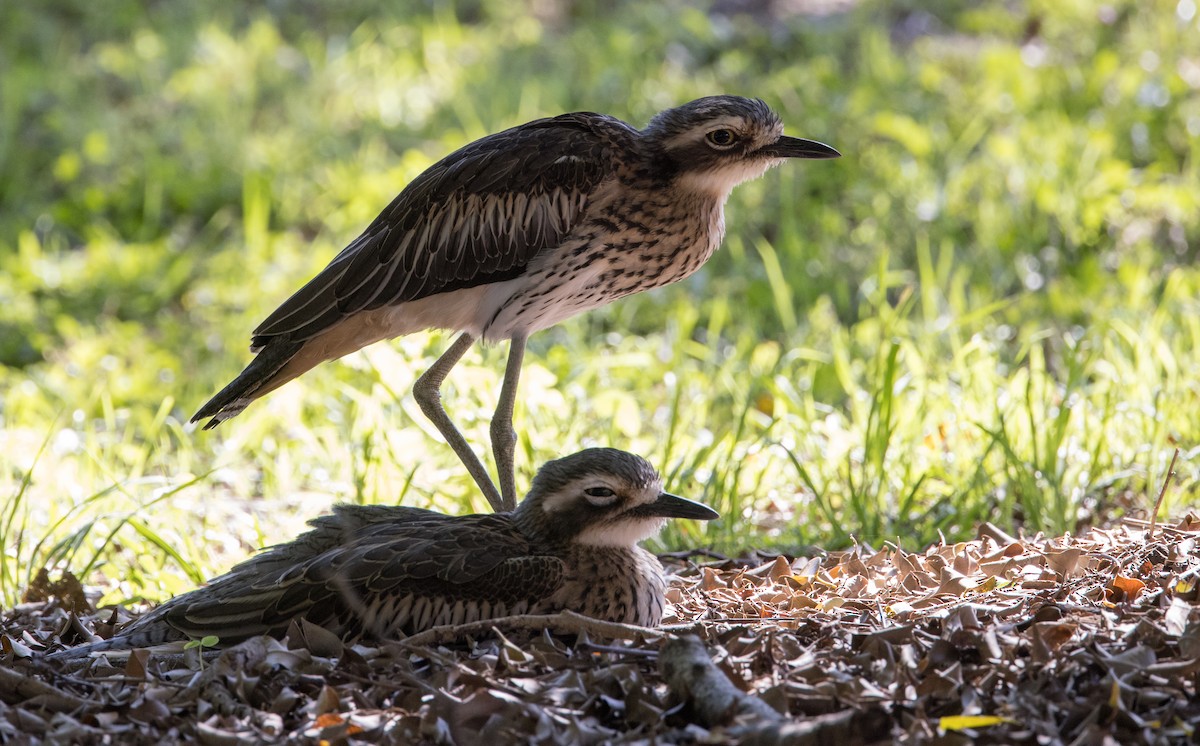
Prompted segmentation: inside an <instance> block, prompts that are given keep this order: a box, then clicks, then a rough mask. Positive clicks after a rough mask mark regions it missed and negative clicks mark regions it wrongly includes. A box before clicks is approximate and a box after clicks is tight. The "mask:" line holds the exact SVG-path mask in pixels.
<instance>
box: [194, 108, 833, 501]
mask: <svg viewBox="0 0 1200 746" xmlns="http://www.w3.org/2000/svg"><path fill="white" fill-rule="evenodd" d="M726 138H728V141H726ZM837 155H838V153H837V151H835V150H834V149H832V148H830V147H828V146H826V145H822V144H820V143H816V142H812V141H809V140H800V139H796V138H790V137H785V136H784V135H783V125H782V122H781V121H780V119H779V117H778V116H777V115H776V114H775V113H774V112H772V111H771V110H770V109H769V108H768V107H767V105H766V104H764V103H763V102H762V101H758V100H750V99H745V98H740V97H737V96H712V97H708V98H702V99H698V100H696V101H692V102H691V103H688V104H685V105H683V106H680V107H678V108H675V109H668V110H667V111H664V112H662V113H660V114H659V115H658V116H656V117H655V118H654V119H653V120H652V121H651V122H650V124H649V125H648V126H647V127H646V128H645V129H644V130H641V131H639V130H637V129H634V128H633V127H631V126H629V125H628V124H625V123H624V122H622V121H620V120H618V119H614V118H613V117H609V116H605V115H602V114H594V113H590V112H584V113H575V114H564V115H561V116H558V117H554V118H551V119H539V120H537V121H534V122H530V123H528V124H524V125H521V126H519V127H514V128H512V129H509V130H506V131H504V132H500V133H498V134H495V135H490V136H488V137H484V138H482V139H480V140H477V141H476V142H473V143H471V144H469V145H467V146H466V147H464V148H462V149H460V150H458V151H456V152H454V153H451V154H450V155H448V156H446V157H445V158H444V159H442V160H441V161H439V162H438V163H436V164H434V165H433V166H431V167H430V168H429V169H428V170H427V171H425V172H424V173H422V174H421V175H420V176H418V177H417V178H416V179H415V180H414V181H413V182H412V183H411V184H410V185H409V186H408V187H407V188H406V189H404V191H402V192H401V193H400V195H399V196H398V197H396V199H395V200H393V201H392V203H391V204H390V205H389V206H388V207H387V209H385V210H384V211H383V212H382V213H381V214H380V215H379V217H377V218H376V219H375V221H374V222H372V223H371V225H370V226H368V227H367V229H366V231H364V232H363V233H362V235H360V236H359V237H358V238H356V239H355V240H354V241H353V242H352V243H351V244H350V245H349V246H347V247H346V248H345V249H343V250H342V252H341V253H340V254H338V255H337V256H336V257H335V258H334V259H333V261H332V262H330V264H329V266H327V267H326V268H325V269H324V270H322V271H321V272H320V273H319V274H318V275H317V276H316V277H315V278H313V279H312V280H311V281H310V282H309V283H308V284H307V285H305V286H304V287H303V288H301V289H300V290H299V291H298V292H297V293H296V294H295V295H293V296H292V297H291V298H289V299H288V300H286V301H285V302H284V303H283V305H281V306H280V307H279V308H278V309H276V310H275V312H274V313H272V314H271V315H270V316H268V317H267V319H266V320H265V321H264V322H263V323H262V324H260V325H259V327H258V328H257V329H255V330H254V334H253V337H252V340H251V349H252V351H254V352H255V353H257V357H255V358H254V360H253V361H252V362H251V363H250V364H249V365H248V366H247V367H246V369H245V370H244V371H242V373H241V374H240V375H239V376H238V377H237V378H235V379H234V380H233V382H231V383H230V384H229V385H228V386H226V387H225V388H224V389H223V390H222V391H220V392H219V393H218V394H217V395H216V396H214V397H213V398H212V400H210V401H209V402H208V403H206V404H205V405H204V406H203V407H201V408H200V410H199V411H198V412H197V413H196V415H195V417H193V421H198V420H201V419H204V418H207V417H211V418H212V419H211V420H210V421H209V422H208V424H207V425H206V428H211V427H215V426H216V425H218V424H220V423H221V422H222V421H224V420H226V419H229V418H230V417H233V416H235V415H237V414H238V413H240V412H241V411H242V410H243V409H245V407H246V406H247V405H248V404H249V403H250V402H251V401H253V400H254V399H257V398H258V397H260V396H262V395H264V394H266V393H267V392H269V391H271V390H273V389H275V388H277V387H278V386H280V385H282V384H284V383H286V382H287V381H289V380H291V379H292V378H295V377H296V376H298V375H300V374H301V373H303V372H305V371H307V370H308V369H310V368H312V367H313V366H315V365H317V364H318V363H320V362H322V361H325V360H331V359H334V358H338V357H341V356H343V355H346V354H348V353H350V352H353V351H355V350H358V349H360V348H362V347H364V346H366V345H369V344H371V343H373V342H376V341H379V340H381V339H386V338H391V337H396V336H400V335H403V334H409V333H411V332H414V331H418V330H422V329H430V328H437V329H454V330H458V331H461V332H462V336H460V337H459V340H458V341H457V342H456V343H455V344H454V345H453V346H452V347H451V348H450V350H449V351H447V353H446V354H445V355H443V357H442V358H441V359H440V360H439V361H438V362H437V364H435V366H434V368H432V369H431V370H430V371H429V372H428V373H426V375H425V376H423V377H422V379H421V380H419V381H418V383H417V386H416V387H414V393H415V394H416V396H417V400H418V402H419V403H420V404H421V407H422V410H423V411H424V412H425V413H426V414H427V415H428V416H429V417H430V419H431V420H432V421H433V422H434V424H435V425H436V426H437V427H438V429H439V431H440V432H441V433H442V435H443V436H444V437H445V438H446V439H447V441H448V442H449V443H450V444H451V446H452V447H454V449H455V451H456V452H457V453H458V455H459V457H460V458H461V459H462V461H463V463H464V464H465V465H466V466H467V469H468V471H470V472H471V474H472V476H473V477H474V478H475V481H476V482H477V483H478V484H479V487H480V489H481V490H482V491H483V492H484V494H485V495H487V497H488V499H489V501H491V502H492V505H493V507H496V508H497V509H501V507H502V508H503V509H506V510H511V509H512V508H513V507H514V506H515V487H514V484H513V477H512V471H513V470H512V446H513V441H514V436H513V433H512V426H511V413H512V407H513V401H514V399H515V396H516V385H517V380H518V378H519V369H520V361H521V356H522V354H523V351H524V345H525V340H526V338H527V337H528V336H529V335H530V334H532V333H533V332H536V331H538V330H541V329H544V328H546V327H548V326H552V325H553V324H556V323H558V322H559V321H562V320H564V319H566V318H569V317H571V316H574V315H576V314H578V313H581V312H583V311H586V310H588V309H591V308H595V307H597V306H600V305H603V304H606V303H609V302H611V301H613V300H616V299H617V298H620V297H623V296H625V295H629V294H631V293H636V292H639V291H642V290H648V289H651V288H655V287H659V286H662V285H666V284H668V283H672V282H675V281H677V280H681V279H683V278H684V277H687V276H688V275H690V274H691V273H693V272H695V271H696V270H697V269H698V268H699V267H700V266H701V265H702V264H703V263H704V262H705V261H707V260H708V258H709V257H710V256H711V255H712V253H713V252H714V251H715V250H716V249H717V247H718V246H719V245H720V242H721V239H722V236H723V234H724V230H725V222H724V205H725V200H726V197H728V195H729V192H730V191H731V190H732V189H733V188H734V187H735V186H736V185H737V184H739V183H741V182H743V181H745V180H747V179H753V178H756V177H758V176H761V175H762V174H763V173H764V172H765V171H766V170H767V169H768V168H770V167H771V166H773V165H776V164H778V163H780V162H782V161H783V160H784V159H786V158H789V157H800V158H830V157H836V156H837ZM475 339H483V340H486V341H497V340H503V339H510V340H512V346H511V348H510V357H509V367H508V371H507V372H506V375H505V381H504V388H503V391H502V392H501V397H500V405H499V406H498V407H497V417H496V418H494V420H493V426H492V441H493V449H494V450H495V452H496V453H495V455H496V459H497V470H498V472H499V476H500V486H501V489H500V491H499V493H497V491H496V488H495V486H494V485H493V484H492V482H491V478H490V477H489V476H488V474H487V470H486V468H484V466H483V465H482V463H481V462H480V461H479V459H478V457H477V456H476V455H475V454H474V452H473V451H471V449H470V448H469V447H468V446H467V444H466V442H465V440H464V439H463V438H462V436H461V435H460V434H459V433H458V431H457V429H456V428H455V427H454V425H453V423H452V422H451V421H450V419H449V417H448V416H447V415H446V414H445V410H444V409H443V408H442V406H441V403H440V397H439V393H438V389H439V387H440V385H441V382H442V380H443V379H444V378H445V376H446V374H447V373H449V371H450V369H451V368H453V366H454V364H455V363H456V362H457V361H458V359H459V358H460V357H461V356H462V354H463V353H464V352H465V351H466V349H467V348H468V347H469V346H470V344H471V343H472V341H473V340H475Z"/></svg>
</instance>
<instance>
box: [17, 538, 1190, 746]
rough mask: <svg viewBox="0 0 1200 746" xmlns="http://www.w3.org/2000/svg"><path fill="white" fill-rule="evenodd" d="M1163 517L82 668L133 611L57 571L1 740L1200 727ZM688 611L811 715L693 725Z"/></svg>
mask: <svg viewBox="0 0 1200 746" xmlns="http://www.w3.org/2000/svg"><path fill="white" fill-rule="evenodd" d="M1148 529H1149V527H1148V526H1147V525H1146V524H1143V523H1140V522H1136V521H1127V522H1126V523H1124V524H1122V525H1120V526H1118V527H1116V528H1113V529H1110V530H1099V529H1095V530H1090V531H1088V532H1087V533H1085V534H1084V535H1082V536H1077V537H1076V536H1063V537H1045V536H1036V537H1033V538H1022V539H1016V538H1013V537H1009V536H1007V535H1005V534H1004V533H1003V532H1001V531H999V530H998V529H996V528H995V527H992V526H989V525H985V526H984V527H983V528H982V529H981V531H980V537H979V538H978V539H977V540H975V541H970V542H963V543H958V544H941V545H937V546H933V547H931V548H929V549H927V550H925V551H921V552H912V551H908V550H905V549H903V548H900V547H897V546H895V545H890V544H889V545H885V546H883V547H882V548H880V549H877V550H876V549H872V548H869V547H866V546H857V547H854V548H852V549H850V550H848V551H842V552H831V553H829V554H828V555H824V556H818V557H800V558H794V559H793V558H789V557H784V556H779V557H774V556H768V557H762V556H755V557H750V558H744V559H741V560H723V561H719V562H706V561H702V557H703V556H702V555H694V556H692V557H690V558H686V559H679V558H674V559H668V565H669V566H670V567H671V568H672V570H673V571H674V573H675V577H674V579H673V582H672V585H671V587H670V589H669V591H668V600H669V601H670V607H671V611H670V613H669V614H668V618H666V619H664V630H665V633H666V634H663V633H661V632H660V633H649V632H648V633H646V634H642V635H634V636H633V637H632V639H618V640H608V639H599V638H596V637H594V636H593V637H589V636H588V635H586V634H584V635H578V636H577V635H567V636H554V635H552V634H550V633H549V632H543V633H541V634H537V633H528V632H524V631H519V630H507V631H506V630H504V629H500V630H497V631H496V634H492V635H486V636H480V637H477V638H466V639H463V640H462V641H461V642H458V643H454V644H447V645H439V646H429V647H415V646H412V645H406V644H404V643H403V642H391V643H383V644H378V645H355V646H353V647H345V646H343V645H342V644H341V643H340V641H338V640H337V639H334V638H332V636H330V635H328V633H325V634H322V631H321V630H319V629H314V628H311V627H308V628H295V629H294V630H293V634H291V635H289V638H288V640H287V641H284V642H280V641H276V640H272V639H269V638H259V639H254V640H251V641H249V642H247V643H245V644H243V645H240V646H238V647H236V648H232V649H229V650H225V651H220V652H214V651H209V652H207V653H206V652H204V651H203V650H202V649H193V650H190V651H187V653H186V654H185V655H183V656H173V657H170V656H168V657H162V656H149V655H146V654H144V651H143V652H142V653H138V654H134V655H132V656H130V657H129V658H128V659H117V658H115V657H102V658H97V659H94V660H92V661H90V662H88V663H87V665H86V666H85V667H83V668H79V667H68V666H64V665H60V664H56V663H52V662H48V661H46V660H45V659H44V658H43V657H42V656H41V653H42V652H43V651H46V650H50V649H54V648H57V646H58V645H59V644H60V643H63V644H77V643H79V642H83V641H85V640H87V639H90V636H91V635H93V634H96V635H100V636H108V635H110V634H111V633H112V631H113V629H114V627H116V626H119V625H121V624H123V623H125V622H127V621H128V620H129V619H130V618H131V615H130V614H129V613H128V612H126V611H125V610H122V609H113V608H106V609H100V610H91V609H90V608H89V607H88V605H87V599H86V598H85V597H84V593H83V589H82V588H80V587H79V584H78V582H77V581H74V580H73V579H72V578H70V577H64V578H61V579H59V580H57V581H55V582H51V581H50V579H49V577H48V576H45V575H43V576H41V577H40V578H39V580H38V582H36V583H35V584H34V587H32V588H31V589H30V590H29V596H28V602H27V603H23V604H21V605H20V606H18V607H17V608H15V609H11V610H9V611H7V612H6V613H4V615H3V619H2V627H0V742H6V743H35V744H36V743H60V742H61V743H67V742H70V743H122V744H125V743H199V744H240V743H271V742H281V741H287V742H296V743H314V744H354V743H394V744H408V743H458V744H474V743H487V744H489V746H496V745H498V744H507V743H522V744H524V743H532V744H561V743H581V744H588V743H630V744H634V743H647V744H649V743H655V744H671V743H732V742H755V743H828V742H831V741H836V742H837V743H839V744H846V743H852V742H866V743H870V742H877V743H891V742H896V743H911V744H927V743H939V744H941V743H950V744H953V743H969V742H971V743H974V742H978V743H1030V744H1034V743H1036V744H1059V743H1061V744H1103V743H1113V744H1126V743H1183V742H1194V740H1195V739H1197V738H1198V737H1200V734H1198V733H1197V728H1200V697H1198V696H1197V685H1198V684H1200V548H1198V547H1197V540H1198V539H1200V517H1197V516H1195V515H1188V516H1187V517H1185V518H1184V519H1183V520H1181V521H1179V522H1177V523H1174V524H1171V525H1167V526H1159V527H1157V528H1156V530H1155V532H1154V534H1153V535H1150V534H1149V531H1148ZM685 632H691V633H694V634H697V635H699V637H700V638H701V639H702V641H703V642H704V646H705V649H706V650H707V652H708V654H709V655H710V656H711V657H712V659H713V660H714V661H715V663H716V665H717V667H718V668H719V669H720V670H721V671H723V672H724V673H725V674H726V675H727V676H728V677H729V679H730V680H732V682H733V683H734V684H735V685H736V686H737V687H739V688H740V689H741V690H743V691H744V692H746V693H747V694H750V695H753V696H754V697H757V698H758V699H760V700H762V702H764V703H766V704H767V705H769V706H770V707H772V708H774V709H775V710H777V711H779V712H781V713H784V714H785V716H786V717H784V718H782V722H784V723H791V724H796V725H798V726H805V727H806V728H807V729H806V730H803V731H788V732H784V731H780V730H779V729H778V728H774V727H772V728H767V727H765V726H756V725H755V724H753V723H745V722H728V723H724V724H717V725H710V726H702V725H700V724H699V723H700V722H704V720H703V719H702V718H698V717H696V713H695V712H694V711H693V710H692V708H691V707H690V706H689V704H688V703H687V702H683V703H681V702H678V701H677V698H676V697H675V695H674V694H673V693H672V691H671V690H670V689H669V687H668V686H667V685H666V683H665V682H664V680H663V677H662V676H661V674H660V673H659V668H658V665H657V661H656V658H657V654H658V651H659V649H660V646H661V645H662V644H663V642H664V640H666V639H668V637H669V636H670V635H674V634H683V633H685ZM835 718H836V720H834V719H835ZM827 721H828V722H829V727H828V728H826V727H825V723H826V722H827ZM847 723H850V725H851V730H850V731H846V730H845V728H846V727H847ZM806 724H807V725H806ZM756 727H758V728H759V729H758V730H755V728H756ZM748 729H749V730H748ZM847 733H849V734H850V735H847Z"/></svg>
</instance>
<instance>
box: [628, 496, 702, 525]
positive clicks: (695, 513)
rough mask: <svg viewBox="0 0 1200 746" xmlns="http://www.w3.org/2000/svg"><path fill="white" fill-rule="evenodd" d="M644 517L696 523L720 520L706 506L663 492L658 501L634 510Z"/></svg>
mask: <svg viewBox="0 0 1200 746" xmlns="http://www.w3.org/2000/svg"><path fill="white" fill-rule="evenodd" d="M636 510H637V512H639V513H641V514H642V515H645V516H654V517H658V518H691V519H693V520H697V521H711V520H712V519H714V518H720V517H721V514H720V513H718V512H717V511H715V510H713V509H712V508H710V507H708V506H707V505H703V504H701V503H698V502H693V501H692V500H689V499H687V498H686V497H680V496H679V495H672V494H671V493H670V492H663V493H662V494H660V495H659V496H658V499H657V500H655V501H654V502H652V503H649V504H647V505H643V506H642V507H640V508H637V509H636Z"/></svg>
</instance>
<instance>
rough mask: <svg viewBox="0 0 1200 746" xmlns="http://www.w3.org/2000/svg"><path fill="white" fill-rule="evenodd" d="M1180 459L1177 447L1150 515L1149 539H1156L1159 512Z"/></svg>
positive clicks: (1147, 536) (1147, 533) (1147, 535)
mask: <svg viewBox="0 0 1200 746" xmlns="http://www.w3.org/2000/svg"><path fill="white" fill-rule="evenodd" d="M1178 458H1179V447H1178V446H1176V447H1175V453H1173V454H1171V465H1170V466H1168V467H1167V476H1166V478H1165V479H1163V486H1162V489H1161V490H1159V491H1158V499H1157V500H1155V501H1154V510H1153V511H1151V513H1150V530H1149V531H1147V532H1146V538H1147V539H1153V538H1154V527H1155V526H1157V525H1158V510H1159V508H1161V507H1162V502H1163V498H1164V497H1166V496H1167V487H1169V486H1170V485H1171V478H1172V477H1174V476H1175V460H1176V459H1178Z"/></svg>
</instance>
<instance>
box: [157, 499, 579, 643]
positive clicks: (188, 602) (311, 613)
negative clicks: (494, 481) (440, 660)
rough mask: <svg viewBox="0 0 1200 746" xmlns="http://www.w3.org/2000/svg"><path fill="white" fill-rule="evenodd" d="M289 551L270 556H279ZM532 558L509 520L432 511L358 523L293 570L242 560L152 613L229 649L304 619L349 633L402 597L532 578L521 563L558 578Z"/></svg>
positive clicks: (552, 562)
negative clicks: (349, 535) (342, 539)
mask: <svg viewBox="0 0 1200 746" xmlns="http://www.w3.org/2000/svg"><path fill="white" fill-rule="evenodd" d="M422 512H424V511H422ZM318 530H319V529H318ZM313 533H315V532H310V535H311V534H313ZM306 536H308V535H306ZM304 538H305V537H301V539H298V540H297V542H294V543H298V542H300V541H303V539H304ZM290 546H292V545H291V544H288V545H283V546H282V547H278V548H276V549H274V550H272V552H280V553H282V552H284V551H285V550H287V548H288V547H290ZM529 555H530V547H529V544H528V541H527V540H526V539H525V538H524V536H523V535H522V534H521V533H520V532H519V531H518V530H517V529H516V527H515V526H514V525H513V523H512V520H511V519H510V518H509V517H508V516H505V515H478V516H465V517H462V518H450V517H448V516H443V515H440V514H430V516H429V517H420V516H418V517H417V518H416V519H414V520H403V521H400V522H392V521H376V522H372V523H369V524H366V525H363V526H361V527H360V528H359V529H358V530H357V531H355V532H354V535H353V539H352V541H350V542H349V543H342V544H338V545H337V546H334V547H332V548H329V549H327V550H325V551H323V552H321V553H320V554H317V555H316V556H311V557H308V558H301V557H297V558H296V559H297V560H299V561H297V562H294V563H291V564H290V565H287V566H286V567H285V565H284V563H282V562H280V563H278V564H275V565H269V564H268V563H266V562H263V561H262V559H265V557H264V558H255V560H251V561H250V562H246V563H243V564H242V565H239V566H238V567H237V568H235V569H234V570H233V571H231V572H230V573H229V574H228V575H225V576H222V577H221V578H218V579H217V580H216V581H214V582H213V583H212V584H210V585H209V586H207V587H205V588H202V589H200V590H198V591H195V592H193V593H191V594H188V595H187V596H183V597H180V598H178V599H175V600H173V601H171V602H169V604H166V605H164V606H163V607H161V608H160V611H162V612H163V613H162V614H161V615H159V614H158V613H156V614H155V616H160V618H162V619H163V620H164V621H165V622H166V623H167V624H169V625H170V626H171V627H173V628H174V629H176V630H178V631H180V632H181V633H183V634H184V635H186V636H188V637H200V636H203V635H216V636H218V637H220V638H221V640H222V642H223V643H233V642H237V641H239V640H242V639H245V638H247V637H250V636H253V635H258V634H273V635H280V634H282V633H284V632H285V631H286V630H287V627H288V625H289V624H290V623H291V621H292V620H293V619H298V618H300V617H303V618H305V619H307V620H308V621H310V622H312V623H314V624H317V625H319V626H322V627H325V628H327V629H329V630H331V631H333V632H334V633H335V634H341V635H343V636H351V637H352V636H355V634H354V633H356V632H359V631H361V626H362V625H363V624H364V622H363V620H365V619H367V620H369V619H373V618H375V617H377V616H378V615H379V613H380V609H382V608H386V607H387V606H388V604H393V605H394V604H395V603H396V602H397V601H398V600H401V599H404V598H405V597H412V596H414V595H418V596H420V595H425V596H438V597H447V596H450V597H453V596H455V595H462V594H470V593H473V592H477V591H478V590H479V589H487V588H489V587H490V586H492V585H494V583H493V582H492V579H493V578H495V577H496V576H498V575H499V576H508V575H512V574H513V573H514V572H517V573H519V574H520V573H523V574H525V575H528V574H529V572H530V571H529V570H527V569H521V567H520V566H523V564H527V563H528V562H529V561H531V560H532V561H535V562H540V563H549V564H550V567H551V569H555V563H557V570H558V572H559V575H561V562H559V561H558V560H556V559H554V558H548V557H530V556H529ZM256 561H257V562H258V563H259V564H258V565H257V566H255V565H254V563H255V562H256ZM510 565H512V567H510ZM514 568H515V569H514ZM544 574H545V573H544ZM546 576H547V577H549V575H548V574H547V575H546ZM554 582H555V583H556V582H558V581H557V580H554ZM409 603H410V604H411V598H410V601H409ZM168 607H169V608H168Z"/></svg>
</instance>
